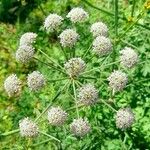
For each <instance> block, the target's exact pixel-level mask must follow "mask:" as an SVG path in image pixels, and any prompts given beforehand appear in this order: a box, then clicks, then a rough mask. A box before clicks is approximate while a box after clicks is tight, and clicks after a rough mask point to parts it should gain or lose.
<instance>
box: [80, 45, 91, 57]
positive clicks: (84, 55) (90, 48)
mask: <svg viewBox="0 0 150 150" xmlns="http://www.w3.org/2000/svg"><path fill="white" fill-rule="evenodd" d="M91 47H92V44H91V45H90V46H89V48H88V49H87V50H86V52H85V53H84V55H83V57H82V58H85V56H86V55H87V54H88V52H89V50H90V49H91Z"/></svg>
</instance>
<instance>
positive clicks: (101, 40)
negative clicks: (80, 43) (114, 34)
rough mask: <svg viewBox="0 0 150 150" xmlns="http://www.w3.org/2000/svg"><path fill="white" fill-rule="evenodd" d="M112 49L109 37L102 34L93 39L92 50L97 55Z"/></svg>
mask: <svg viewBox="0 0 150 150" xmlns="http://www.w3.org/2000/svg"><path fill="white" fill-rule="evenodd" d="M111 50H112V44H111V41H110V39H108V38H106V37H104V36H98V37H96V39H95V40H94V41H93V52H94V53H96V54H97V55H98V56H103V55H106V54H108V53H110V52H111Z"/></svg>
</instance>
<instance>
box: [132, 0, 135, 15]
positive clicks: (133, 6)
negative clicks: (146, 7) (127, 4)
mask: <svg viewBox="0 0 150 150" xmlns="http://www.w3.org/2000/svg"><path fill="white" fill-rule="evenodd" d="M135 3H136V0H133V5H132V10H131V17H134V10H135Z"/></svg>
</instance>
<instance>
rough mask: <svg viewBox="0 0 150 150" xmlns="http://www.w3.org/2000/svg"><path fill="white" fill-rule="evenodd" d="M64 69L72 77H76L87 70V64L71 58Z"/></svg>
mask: <svg viewBox="0 0 150 150" xmlns="http://www.w3.org/2000/svg"><path fill="white" fill-rule="evenodd" d="M64 67H65V69H66V72H67V74H68V75H69V76H70V77H76V76H79V75H80V73H82V72H83V71H84V70H85V68H86V64H85V62H84V61H83V60H82V59H81V58H71V59H70V60H69V61H68V62H66V63H65V64H64Z"/></svg>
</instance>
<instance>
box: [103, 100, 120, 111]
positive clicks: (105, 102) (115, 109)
mask: <svg viewBox="0 0 150 150" xmlns="http://www.w3.org/2000/svg"><path fill="white" fill-rule="evenodd" d="M100 101H101V102H102V103H103V104H105V105H106V106H107V107H109V108H110V109H111V110H113V111H114V112H117V110H116V109H114V108H113V107H112V106H111V105H109V104H108V103H107V102H105V100H102V99H101V100H100Z"/></svg>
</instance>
